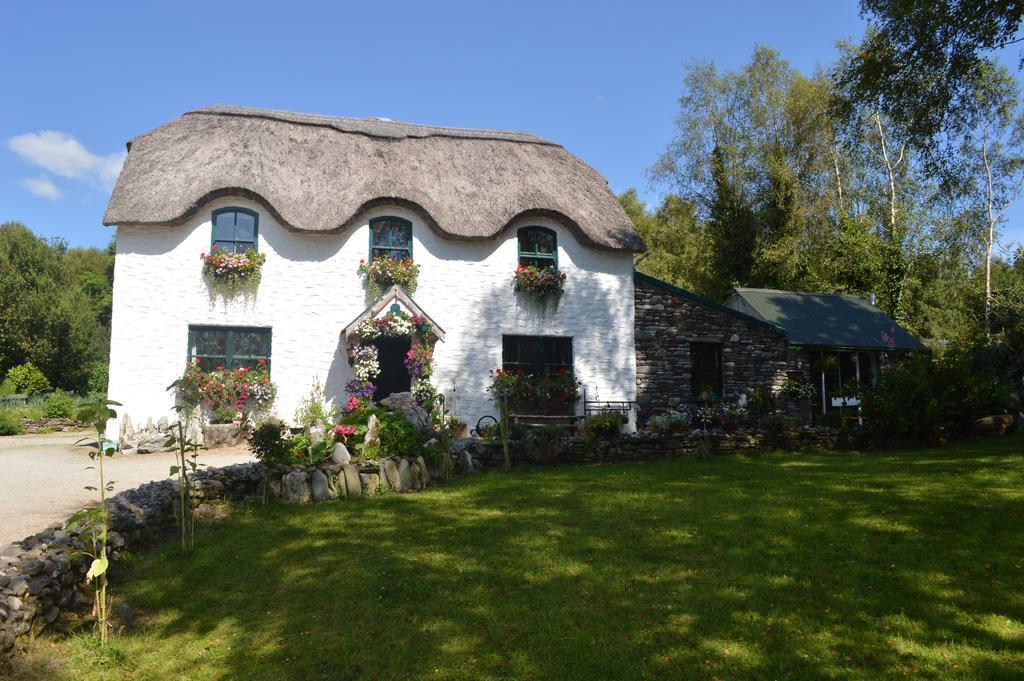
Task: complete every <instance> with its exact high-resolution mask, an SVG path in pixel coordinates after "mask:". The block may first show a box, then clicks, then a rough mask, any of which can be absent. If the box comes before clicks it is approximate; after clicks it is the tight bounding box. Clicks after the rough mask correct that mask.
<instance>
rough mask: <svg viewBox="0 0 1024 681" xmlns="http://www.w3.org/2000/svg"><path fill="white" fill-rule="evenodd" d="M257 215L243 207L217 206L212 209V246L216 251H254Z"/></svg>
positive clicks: (255, 249) (257, 227) (257, 226)
mask: <svg viewBox="0 0 1024 681" xmlns="http://www.w3.org/2000/svg"><path fill="white" fill-rule="evenodd" d="M259 221H260V218H259V215H257V214H256V213H255V212H253V211H251V210H246V209H245V208H219V209H217V210H215V211H213V235H212V237H211V242H212V246H215V247H216V249H217V250H218V251H226V252H228V253H245V252H246V251H247V250H249V249H250V248H251V249H252V250H254V251H258V250H259V249H258V248H257V247H256V243H257V238H256V237H257V235H258V233H259Z"/></svg>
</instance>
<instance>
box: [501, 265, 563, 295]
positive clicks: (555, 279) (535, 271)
mask: <svg viewBox="0 0 1024 681" xmlns="http://www.w3.org/2000/svg"><path fill="white" fill-rule="evenodd" d="M512 287H513V288H514V289H515V290H516V291H518V292H519V293H522V294H524V295H527V296H529V297H531V298H536V299H538V300H548V299H552V298H557V297H558V296H560V295H562V291H563V290H564V289H565V272H559V271H558V270H556V269H554V268H553V267H537V266H535V265H520V266H519V267H517V268H516V273H515V275H514V276H513V277H512Z"/></svg>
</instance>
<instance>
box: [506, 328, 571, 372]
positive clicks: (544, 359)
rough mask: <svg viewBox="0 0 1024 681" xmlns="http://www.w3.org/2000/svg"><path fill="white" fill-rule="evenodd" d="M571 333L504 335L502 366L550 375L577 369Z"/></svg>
mask: <svg viewBox="0 0 1024 681" xmlns="http://www.w3.org/2000/svg"><path fill="white" fill-rule="evenodd" d="M572 367H573V354H572V337H571V336H502V337H501V370H502V371H519V370H522V371H524V372H526V373H527V374H532V375H534V376H550V375H551V374H555V373H558V372H560V371H562V370H565V371H567V372H568V373H569V374H570V375H571V374H572V373H573V369H572Z"/></svg>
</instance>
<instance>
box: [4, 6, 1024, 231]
mask: <svg viewBox="0 0 1024 681" xmlns="http://www.w3.org/2000/svg"><path fill="white" fill-rule="evenodd" d="M501 5H505V6H504V7H502V6H501ZM0 25H3V26H4V27H5V31H4V42H5V48H6V49H5V53H6V54H7V55H8V58H7V59H5V60H4V63H3V65H2V66H0V74H2V78H0V83H2V84H3V91H4V94H5V105H4V106H3V107H2V108H0V221H6V220H18V221H21V222H24V223H25V224H27V225H29V226H30V227H31V228H32V229H34V230H35V231H36V232H38V233H41V234H44V235H47V236H62V237H64V238H66V239H67V240H68V241H69V242H70V243H71V244H72V245H95V246H103V245H105V244H106V243H107V241H108V240H109V239H110V236H111V233H112V232H111V229H110V228H107V227H104V226H103V225H102V224H101V219H102V214H103V210H104V207H105V205H106V201H107V198H108V197H109V191H110V187H111V186H112V182H113V177H114V176H115V175H116V171H117V168H118V164H119V163H120V159H121V157H122V155H123V153H124V143H125V141H126V140H127V139H129V138H130V137H132V136H134V135H137V134H139V133H142V132H145V131H146V130H149V129H151V128H153V127H156V126H158V125H160V124H162V123H164V122H166V121H168V120H170V119H171V118H173V117H174V116H177V115H178V114H180V113H182V112H184V111H187V110H189V109H193V108H196V107H200V106H204V105H208V104H214V103H230V104H240V105H248V106H262V107H271V108H280V109H290V110H295V111H308V112H315V113H324V114H334V115H342V116H369V115H376V116H384V117H388V118H394V119H398V120H404V121H410V122H415V123H433V124H442V125H455V126H466V127H484V128H508V129H521V130H529V131H531V132H534V133H537V134H539V135H542V136H544V137H547V138H550V139H553V140H555V141H557V142H559V143H561V144H563V145H564V146H565V147H566V148H568V149H569V150H570V151H572V152H573V153H575V154H577V155H578V156H580V157H582V158H583V159H585V160H586V161H588V162H589V163H591V164H592V165H594V167H596V168H597V169H598V170H599V171H600V172H601V173H603V174H604V175H605V176H606V177H607V178H608V180H609V182H610V183H611V187H612V189H613V190H614V191H615V192H621V191H624V190H625V189H628V188H630V187H637V188H638V189H640V190H641V191H642V192H643V193H644V196H645V198H646V199H647V200H649V201H652V202H653V201H655V200H656V199H657V197H658V195H659V193H660V190H657V189H656V190H652V189H651V188H650V187H649V185H648V181H647V176H646V173H647V169H648V168H649V167H650V166H651V164H652V163H653V162H654V161H655V159H656V158H657V156H658V154H659V153H660V152H661V150H662V149H663V148H664V146H665V144H666V143H667V142H668V140H669V139H670V138H671V136H672V130H673V119H674V117H675V114H676V99H677V98H678V96H679V94H680V91H681V78H682V74H683V65H684V64H685V63H686V62H688V61H690V60H695V59H710V60H713V61H714V62H715V63H716V64H718V66H719V67H721V68H724V69H732V68H736V67H738V66H740V65H742V64H743V63H745V62H746V61H747V60H748V59H749V56H750V53H751V50H752V49H753V47H754V45H755V44H758V43H761V44H766V45H769V46H772V47H774V48H776V49H778V50H779V51H780V52H781V53H782V55H783V56H784V57H785V58H787V59H788V60H789V61H790V62H791V63H792V64H793V65H794V66H795V67H797V68H799V69H801V70H805V71H810V70H812V69H813V68H814V67H815V66H816V65H817V64H827V63H829V62H831V61H832V60H833V59H834V58H835V56H836V50H835V41H836V40H838V39H840V38H844V37H857V36H859V35H860V34H861V32H862V30H863V23H862V22H861V20H860V18H859V17H858V15H857V3H856V1H855V0H829V1H827V2H820V0H819V1H817V2H780V3H766V2H763V1H759V2H754V1H743V2H728V1H721V2H713V3H709V2H699V3H681V2H640V1H630V2H626V1H620V2H536V3H535V2H516V3H485V2H479V1H477V2H465V3H449V2H433V3H424V2H415V3H406V2H389V3H364V2H361V3H349V2H345V3H343V2H331V3H327V2H325V3H304V2H290V3H280V2H274V3H270V2H256V1H250V2H244V3H227V2H211V1H209V0H207V1H206V2H201V3H199V2H195V3H193V2H185V1H180V0H179V1H177V2H174V3H147V2H137V1H136V2H132V3H123V4H122V3H114V2H102V3H70V2H67V3H65V2H59V3H58V2H45V1H43V0H37V1H36V2H32V3H27V2H25V3H5V4H4V7H3V8H0ZM12 57H15V58H12ZM1013 217H1014V218H1018V217H1019V218H1020V219H1021V221H1024V209H1019V210H1018V211H1015V215H1014V216H1013ZM1007 236H1009V237H1012V238H1014V239H1016V240H1020V241H1024V229H1021V228H1012V226H1011V229H1007Z"/></svg>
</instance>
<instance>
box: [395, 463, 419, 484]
mask: <svg viewBox="0 0 1024 681" xmlns="http://www.w3.org/2000/svg"><path fill="white" fill-rule="evenodd" d="M398 478H399V480H401V483H402V490H401V491H403V492H404V491H408V490H411V489H416V481H415V479H414V478H413V474H412V466H410V465H409V460H408V459H399V460H398Z"/></svg>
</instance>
